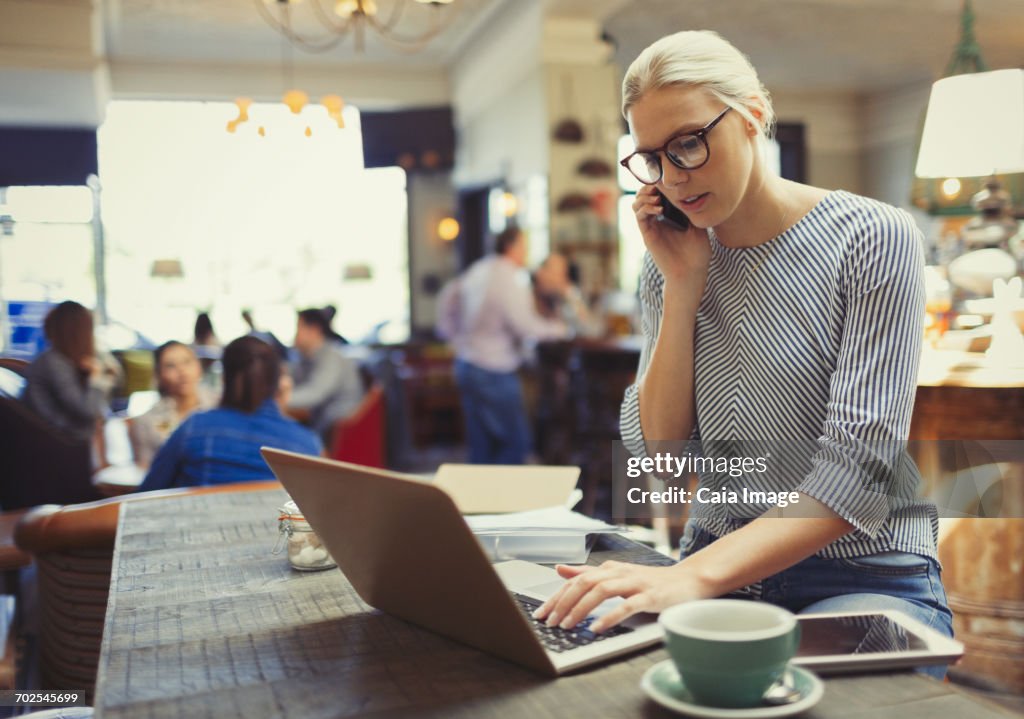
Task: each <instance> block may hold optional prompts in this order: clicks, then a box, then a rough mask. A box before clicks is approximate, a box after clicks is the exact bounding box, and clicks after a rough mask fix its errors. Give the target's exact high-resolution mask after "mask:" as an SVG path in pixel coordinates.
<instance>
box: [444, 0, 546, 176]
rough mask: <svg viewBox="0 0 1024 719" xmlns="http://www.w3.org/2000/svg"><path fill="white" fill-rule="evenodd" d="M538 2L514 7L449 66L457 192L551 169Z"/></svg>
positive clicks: (504, 11)
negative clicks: (455, 147) (453, 113)
mask: <svg viewBox="0 0 1024 719" xmlns="http://www.w3.org/2000/svg"><path fill="white" fill-rule="evenodd" d="M542 23H543V12H542V7H541V6H540V4H539V3H537V2H532V1H531V2H523V1H521V0H517V2H514V3H509V4H507V5H505V6H503V7H502V9H501V11H500V12H499V14H498V15H497V16H496V17H495V18H494V19H493V20H492V21H491V22H490V23H488V25H487V26H486V27H485V28H483V30H482V31H481V32H480V33H479V34H478V35H477V36H476V37H475V38H474V39H473V40H472V41H471V42H470V43H469V44H468V45H467V46H466V48H465V50H464V51H463V53H462V54H461V55H460V57H459V58H458V59H457V61H456V62H455V63H454V64H453V65H452V69H451V90H452V106H453V107H454V108H455V130H456V134H457V135H458V152H457V156H456V168H455V174H454V182H455V184H456V185H457V186H459V187H471V186H474V185H483V184H491V183H493V182H495V181H500V180H507V181H509V182H510V183H511V184H521V183H525V182H526V180H527V179H528V178H529V177H530V176H532V175H535V174H537V173H546V172H547V164H548V155H547V139H546V137H547V136H546V128H547V122H546V120H545V114H546V99H545V84H544V75H543V69H542V67H541V62H540V55H539V51H538V48H539V42H540V37H541V27H542Z"/></svg>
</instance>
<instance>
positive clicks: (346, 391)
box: [288, 307, 364, 445]
mask: <svg viewBox="0 0 1024 719" xmlns="http://www.w3.org/2000/svg"><path fill="white" fill-rule="evenodd" d="M333 316H334V308H333V307H328V308H324V309H305V310H302V311H301V312H299V316H298V322H297V323H296V327H295V349H296V350H297V352H298V355H299V359H298V361H297V362H295V363H294V366H293V367H292V382H293V383H294V386H293V388H292V392H291V399H290V400H289V403H288V412H289V414H291V415H292V416H293V417H297V418H299V419H301V420H303V421H307V422H308V424H309V425H310V426H311V427H312V428H313V429H314V430H315V431H316V432H317V433H318V434H319V435H320V437H321V438H322V439H323V441H324V444H325V445H326V444H329V443H330V439H331V437H330V434H331V430H332V428H333V427H334V423H335V422H337V421H338V420H339V419H342V418H343V417H347V416H348V415H349V414H351V413H352V411H353V410H355V408H356V407H358V406H359V403H360V402H361V401H362V399H363V394H364V392H363V381H362V378H361V377H360V375H359V367H358V365H357V364H356V362H355V361H354V360H353V359H351V358H349V357H346V356H345V355H344V354H343V353H342V351H341V347H340V345H339V342H340V337H339V335H337V334H336V333H335V332H334V330H332V329H331V320H332V319H333Z"/></svg>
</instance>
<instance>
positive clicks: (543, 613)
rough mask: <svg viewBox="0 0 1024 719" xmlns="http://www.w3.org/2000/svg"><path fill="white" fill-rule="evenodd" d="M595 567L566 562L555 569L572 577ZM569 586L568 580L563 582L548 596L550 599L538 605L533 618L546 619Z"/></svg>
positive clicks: (562, 574)
mask: <svg viewBox="0 0 1024 719" xmlns="http://www.w3.org/2000/svg"><path fill="white" fill-rule="evenodd" d="M593 569H596V567H588V566H586V565H584V566H579V567H571V566H569V565H566V564H559V565H557V566H556V567H555V570H556V571H557V572H558V573H559V574H560V575H561V576H562V577H564V578H566V579H571V578H572V577H576V576H579V575H580V574H583V573H584V572H587V571H591V570H593ZM568 587H569V583H568V582H567V583H565V584H563V585H562V586H561V588H559V590H558V591H557V592H555V593H554V594H552V595H551V596H550V597H548V600H547V601H546V602H544V603H543V604H541V605H540V607H538V608H537V609H536V610H535V611H534V613H533V618H534V619H544V618H545V617H547V616H548V615H549V613H550V612H551V610H552V609H553V608H554V607H555V605H557V604H558V603H559V602H560V601H561V599H562V596H563V595H564V594H565V592H566V590H567V588H568Z"/></svg>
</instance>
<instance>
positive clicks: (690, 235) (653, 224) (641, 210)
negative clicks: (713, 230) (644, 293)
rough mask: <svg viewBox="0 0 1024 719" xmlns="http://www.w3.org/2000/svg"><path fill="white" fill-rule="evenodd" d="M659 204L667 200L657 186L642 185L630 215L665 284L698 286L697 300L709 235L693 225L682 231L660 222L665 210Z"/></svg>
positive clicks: (708, 252)
mask: <svg viewBox="0 0 1024 719" xmlns="http://www.w3.org/2000/svg"><path fill="white" fill-rule="evenodd" d="M662 202H668V199H663V198H662V196H661V195H660V194H659V193H658V190H657V186H656V185H645V186H644V187H643V188H641V189H640V191H639V192H638V193H637V194H636V198H635V199H634V200H633V212H634V213H635V214H636V221H637V224H638V225H639V226H640V233H641V234H642V235H643V238H644V244H645V245H646V246H647V250H648V252H650V253H651V257H652V258H653V259H654V263H655V264H656V265H657V266H658V269H659V270H660V271H661V274H662V275H663V276H664V277H665V282H666V283H672V284H675V283H683V284H685V285H686V286H688V287H694V288H698V287H699V288H700V292H699V293H698V297H699V294H702V293H703V291H704V283H705V281H706V279H707V272H708V264H709V263H710V261H711V245H710V243H709V241H708V233H707V231H706V230H702V229H700V228H697V227H694V226H693V225H691V226H690V229H689V230H686V231H685V232H684V231H681V230H677V229H676V228H675V227H672V226H670V225H668V224H667V223H664V222H660V221H659V220H658V218H659V217H661V215H662V212H663V211H664V210H663V208H662Z"/></svg>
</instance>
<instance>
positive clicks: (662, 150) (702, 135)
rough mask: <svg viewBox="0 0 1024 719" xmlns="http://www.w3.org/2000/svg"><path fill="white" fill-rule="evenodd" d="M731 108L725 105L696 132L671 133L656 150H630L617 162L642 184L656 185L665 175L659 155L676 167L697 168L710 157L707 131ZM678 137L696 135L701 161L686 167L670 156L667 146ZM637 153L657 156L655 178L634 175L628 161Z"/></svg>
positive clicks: (713, 127)
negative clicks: (700, 148) (701, 147)
mask: <svg viewBox="0 0 1024 719" xmlns="http://www.w3.org/2000/svg"><path fill="white" fill-rule="evenodd" d="M731 109H732V107H730V106H726V108H725V109H724V110H722V111H721V112H720V113H718V117H716V118H715V119H714V120H712V121H711V122H709V123H708V124H707V125H705V126H704V127H702V128H700V129H699V130H697V131H696V132H680V133H679V134H678V135H673V136H672V137H670V138H669V139H668V140H667V141H666V142H665V144H664V145H662V146H661V147H659V148H658V149H656V150H637V151H635V152H631V153H629V154H628V155H626V156H625V157H624V158H622V159H621V160H619V164H620V165H622V166H623V167H625V168H626V170H627V171H629V174H631V175H632V176H633V177H636V179H637V182H639V183H641V184H644V185H657V184H658V183H659V182H661V178H663V177H664V176H665V167H664V166H663V165H662V163H661V155H664V156H665V157H667V158H668V161H669V162H671V163H672V164H673V165H675V166H676V167H678V168H679V169H680V170H699V169H700V168H702V167H704V165H706V164H708V160H710V159H711V145H709V144H708V133H709V132H711V131H712V130H714V129H715V126H716V125H717V124H718V123H719V122H721V121H722V118H723V117H725V116H726V115H727V114H728V113H729V110H731ZM680 137H696V138H697V139H698V140H700V141H701V142H702V143H703V144H704V151H705V154H704V161H703V162H701V163H700V164H699V165H693V166H692V167H687V166H686V165H684V164H682V163H681V162H677V161H676V160H674V159H673V158H672V155H671V154H670V153H669V152H668V146H669V145H671V144H672V143H673V142H675V141H676V140H678V139H679V138H680ZM637 155H656V156H658V177H657V179H656V180H654V181H653V182H647V181H646V180H641V179H640V178H639V177H637V176H636V173H635V172H633V170H632V168H630V166H629V161H630V160H632V159H633V158H634V157H635V156H637Z"/></svg>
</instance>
